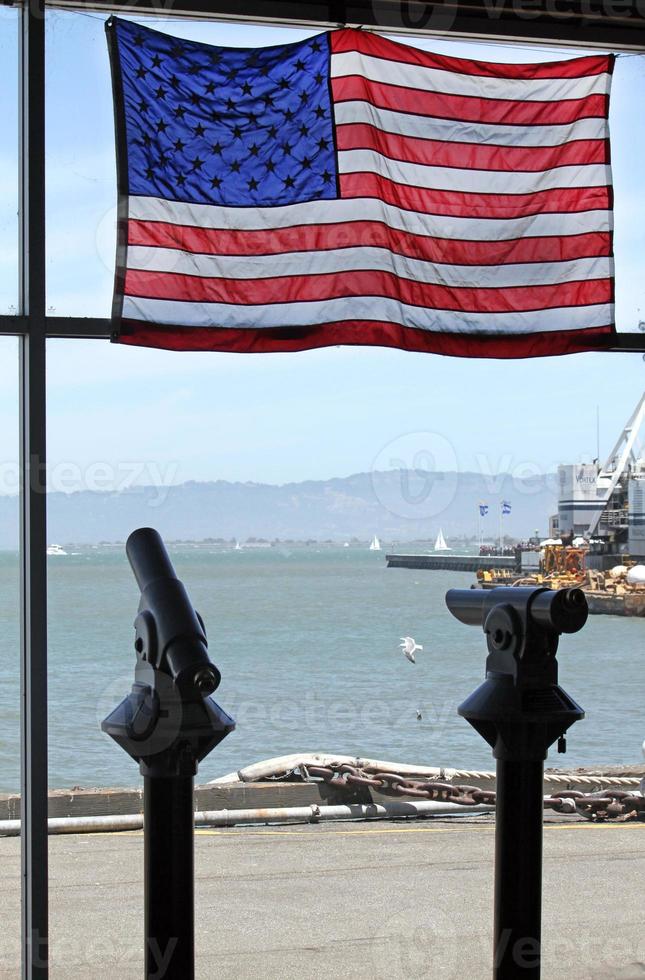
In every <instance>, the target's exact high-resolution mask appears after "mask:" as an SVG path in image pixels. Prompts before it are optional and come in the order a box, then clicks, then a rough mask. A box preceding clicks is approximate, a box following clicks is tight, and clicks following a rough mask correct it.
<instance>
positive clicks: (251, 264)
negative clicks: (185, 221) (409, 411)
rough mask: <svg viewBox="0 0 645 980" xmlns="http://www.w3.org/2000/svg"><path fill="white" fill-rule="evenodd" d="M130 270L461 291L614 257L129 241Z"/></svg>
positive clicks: (585, 267)
mask: <svg viewBox="0 0 645 980" xmlns="http://www.w3.org/2000/svg"><path fill="white" fill-rule="evenodd" d="M128 268H130V269H139V270H144V271H147V272H168V273H176V274H179V275H185V276H199V277H202V278H209V279H211V278H218V279H271V278H274V277H282V276H315V275H329V274H333V273H342V272H350V271H357V270H371V271H379V272H391V273H393V274H394V275H396V276H400V277H402V278H404V279H410V280H413V281H416V282H424V283H431V284H434V285H438V286H450V287H454V288H464V289H478V288H484V289H507V288H513V287H517V286H526V287H532V286H548V285H554V284H557V283H565V282H583V281H588V280H591V279H608V278H609V277H610V276H611V275H612V272H613V261H612V259H610V258H607V257H599V258H587V259H577V260H575V261H570V262H547V263H540V262H530V263H523V264H517V265H501V266H499V265H492V266H491V265H488V266H477V265H475V266H468V265H442V264H437V263H435V262H425V261H422V260H421V259H412V258H407V257H406V256H403V255H398V254H397V253H392V252H390V251H388V250H387V249H385V248H371V247H369V246H360V247H359V246H356V247H354V248H340V249H333V250H330V251H328V252H287V253H284V254H279V255H255V256H254V255H248V256H242V257H238V256H225V255H203V254H195V253H192V252H185V251H181V250H179V249H173V248H155V247H147V246H144V245H131V246H130V249H129V252H128Z"/></svg>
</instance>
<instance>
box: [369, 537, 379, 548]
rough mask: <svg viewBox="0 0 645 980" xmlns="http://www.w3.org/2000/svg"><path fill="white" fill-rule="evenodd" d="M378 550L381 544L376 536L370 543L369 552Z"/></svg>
mask: <svg viewBox="0 0 645 980" xmlns="http://www.w3.org/2000/svg"><path fill="white" fill-rule="evenodd" d="M380 550H381V542H380V541H379V539H378V538H377V537H376V535H374V537H373V538H372V540H371V541H370V551H380Z"/></svg>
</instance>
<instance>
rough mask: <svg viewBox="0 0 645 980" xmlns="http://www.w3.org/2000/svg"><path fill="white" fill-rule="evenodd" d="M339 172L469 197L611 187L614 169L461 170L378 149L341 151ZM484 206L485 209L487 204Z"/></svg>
mask: <svg viewBox="0 0 645 980" xmlns="http://www.w3.org/2000/svg"><path fill="white" fill-rule="evenodd" d="M338 169H339V170H340V172H341V174H350V173H376V174H380V176H381V177H385V178H387V179H388V180H393V181H395V182H396V183H397V184H407V185H412V186H414V187H430V188H435V189H440V190H445V191H463V192H466V193H469V194H536V193H538V192H539V191H548V190H556V189H558V188H575V187H606V186H607V185H609V184H611V170H610V168H609V167H608V166H606V164H604V163H594V164H588V165H587V166H577V167H556V168H555V169H553V170H542V171H538V172H526V171H518V172H515V173H514V172H512V171H507V170H457V169H456V168H454V167H427V166H423V165H420V164H417V163H405V162H403V161H401V160H393V159H391V158H390V157H386V156H383V154H382V153H377V152H376V150H341V151H340V152H339V154H338ZM480 207H482V209H485V204H482V205H480Z"/></svg>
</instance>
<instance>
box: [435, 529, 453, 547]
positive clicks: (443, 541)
mask: <svg viewBox="0 0 645 980" xmlns="http://www.w3.org/2000/svg"><path fill="white" fill-rule="evenodd" d="M434 550H435V551H450V550H451V549H450V548H449V547H448V545H447V544H446V539H445V538H444V536H443V530H442V529H441V528H439V534H438V535H437V540H436V541H435V543H434Z"/></svg>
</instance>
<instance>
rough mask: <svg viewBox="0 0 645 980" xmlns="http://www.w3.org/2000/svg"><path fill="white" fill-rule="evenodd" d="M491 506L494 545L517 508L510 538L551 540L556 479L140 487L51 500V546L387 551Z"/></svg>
mask: <svg viewBox="0 0 645 980" xmlns="http://www.w3.org/2000/svg"><path fill="white" fill-rule="evenodd" d="M480 500H481V501H485V502H486V503H488V505H489V508H490V509H489V515H488V517H486V518H485V519H484V520H483V522H482V525H483V528H484V534H485V535H487V536H490V537H495V536H496V535H497V534H498V528H499V518H498V514H499V510H500V505H501V501H502V500H508V501H510V502H511V506H512V513H511V515H510V516H509V517H505V518H504V525H503V526H504V530H505V532H506V533H508V534H511V535H514V536H516V537H527V536H528V535H529V534H531V533H533V531H534V530H535V529H536V528H539V530H540V532H541V533H546V531H547V520H548V515H549V514H551V513H552V512H553V511H554V510H555V509H556V491H555V479H554V477H553V475H548V476H544V477H539V478H532V479H530V480H519V479H514V478H512V477H510V476H508V475H501V476H496V477H482V476H481V475H480V474H476V473H459V474H457V473H425V472H419V471H406V470H390V471H387V472H376V473H357V474H355V475H354V476H349V477H346V478H343V479H333V480H318V481H307V482H304V483H287V484H284V485H283V486H273V485H270V484H263V483H228V482H226V481H223V480H218V481H216V482H213V483H193V482H191V483H183V484H180V485H178V486H174V487H168V488H159V487H135V488H132V489H130V490H127V491H125V492H121V493H94V492H90V491H82V492H78V493H72V494H64V493H52V494H50V496H49V531H48V538H49V541H55V542H60V543H68V542H76V543H78V544H97V543H99V542H101V541H122V540H124V539H125V538H126V537H127V536H128V534H129V533H130V531H132V530H133V529H134V528H135V527H138V526H141V525H150V524H152V525H154V526H155V527H157V528H158V529H159V530H160V531H161V533H162V534H163V535H165V536H166V537H167V538H168V539H170V540H177V539H181V540H203V539H204V538H218V537H221V538H239V539H240V540H245V539H246V538H248V537H252V536H255V537H264V538H269V539H272V538H295V539H306V538H318V539H327V538H331V539H334V540H336V539H344V538H348V537H352V536H356V537H358V538H362V539H367V538H369V537H371V536H372V535H373V534H378V535H379V537H382V538H383V539H384V541H386V542H387V541H406V540H408V541H409V540H414V539H417V538H429V537H432V536H434V535H435V534H436V532H437V530H438V529H439V527H440V526H441V527H442V528H443V531H444V534H445V535H446V537H448V538H449V537H450V536H451V535H452V536H457V535H462V534H467V535H472V534H474V533H476V528H477V513H478V504H479V501H480ZM17 522H18V503H17V499H16V498H15V497H0V548H14V547H16V544H17V540H18V530H17V528H18V523H17Z"/></svg>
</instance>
